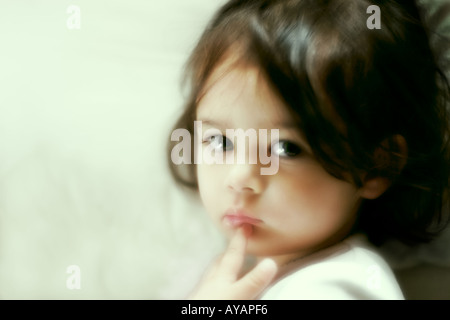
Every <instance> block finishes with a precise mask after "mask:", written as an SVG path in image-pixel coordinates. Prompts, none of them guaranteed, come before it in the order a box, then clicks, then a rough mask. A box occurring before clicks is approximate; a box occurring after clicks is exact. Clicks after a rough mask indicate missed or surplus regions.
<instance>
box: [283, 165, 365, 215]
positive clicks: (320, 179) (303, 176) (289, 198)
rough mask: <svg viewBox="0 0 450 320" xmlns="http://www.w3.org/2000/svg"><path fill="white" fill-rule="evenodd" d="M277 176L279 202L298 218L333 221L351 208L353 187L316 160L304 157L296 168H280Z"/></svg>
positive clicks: (347, 213) (353, 200) (353, 196)
mask: <svg viewBox="0 0 450 320" xmlns="http://www.w3.org/2000/svg"><path fill="white" fill-rule="evenodd" d="M279 178H280V179H279V187H278V189H279V190H280V192H279V198H280V199H281V205H282V206H285V209H286V211H289V212H291V214H293V213H292V212H295V213H296V214H297V219H299V220H302V221H303V220H308V221H317V223H324V222H327V221H329V222H330V223H333V222H337V221H339V220H341V219H346V218H347V217H348V216H349V215H350V214H352V213H353V211H354V206H355V201H356V199H357V198H358V197H357V189H356V188H355V187H354V186H352V185H351V184H350V183H347V182H345V181H342V180H338V179H336V178H334V177H332V176H331V175H329V174H328V173H327V172H326V171H325V170H324V169H323V168H322V167H321V166H320V165H319V164H317V163H314V162H312V161H311V162H310V163H308V162H306V161H305V162H304V163H303V164H302V166H298V167H297V168H296V170H286V171H283V172H282V173H281V174H280V177H279ZM281 189H282V190H281ZM281 214H282V213H281ZM286 214H287V213H286Z"/></svg>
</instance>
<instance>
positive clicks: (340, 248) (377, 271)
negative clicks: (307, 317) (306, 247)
mask: <svg viewBox="0 0 450 320" xmlns="http://www.w3.org/2000/svg"><path fill="white" fill-rule="evenodd" d="M286 268H287V270H286V271H285V272H284V276H282V277H281V278H280V279H279V280H278V281H277V282H275V283H274V284H273V285H272V286H271V287H269V288H268V289H267V290H266V291H265V292H264V293H263V294H262V296H261V299H266V300H292V299H295V300H341V299H363V300H368V299H386V300H400V299H404V297H403V294H402V291H401V289H400V287H399V285H398V283H397V280H396V279H395V276H394V274H393V273H392V271H391V269H390V267H389V266H388V265H387V263H386V262H385V261H384V260H383V258H382V257H381V256H380V255H379V254H377V253H376V252H375V250H374V249H372V248H371V247H370V245H369V244H368V242H367V241H366V240H365V237H364V236H362V235H355V236H351V237H349V238H348V239H346V240H344V241H342V242H340V243H338V244H336V245H333V246H331V247H329V248H326V249H323V250H321V251H319V252H317V253H314V254H312V255H310V256H308V257H305V258H302V259H299V260H297V261H295V262H292V263H290V264H289V265H288V266H286Z"/></svg>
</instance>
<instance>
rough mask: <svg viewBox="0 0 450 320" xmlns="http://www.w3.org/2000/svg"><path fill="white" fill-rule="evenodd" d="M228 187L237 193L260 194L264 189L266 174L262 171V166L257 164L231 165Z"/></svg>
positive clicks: (226, 182) (226, 181) (227, 180)
mask: <svg viewBox="0 0 450 320" xmlns="http://www.w3.org/2000/svg"><path fill="white" fill-rule="evenodd" d="M230 167H231V168H230V170H229V172H228V175H227V178H226V180H225V184H226V187H227V188H228V189H229V190H231V191H233V192H236V193H243V194H244V193H245V194H259V193H261V192H262V191H263V189H264V184H265V178H264V177H265V176H262V175H261V173H260V167H259V166H258V165H256V164H234V165H230Z"/></svg>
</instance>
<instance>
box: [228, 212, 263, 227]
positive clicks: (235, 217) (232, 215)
mask: <svg viewBox="0 0 450 320" xmlns="http://www.w3.org/2000/svg"><path fill="white" fill-rule="evenodd" d="M223 220H224V222H225V223H226V224H228V225H229V226H231V227H233V228H237V227H239V226H241V225H243V224H250V225H253V226H257V225H259V224H261V223H263V221H262V220H261V219H257V218H253V217H252V216H251V215H250V214H249V213H247V212H245V211H243V210H236V209H230V210H228V211H227V212H226V213H225V215H224V217H223Z"/></svg>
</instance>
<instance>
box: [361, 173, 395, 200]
mask: <svg viewBox="0 0 450 320" xmlns="http://www.w3.org/2000/svg"><path fill="white" fill-rule="evenodd" d="M390 186H391V181H390V180H389V179H388V178H383V177H375V178H371V179H369V180H366V181H365V182H364V185H363V186H362V188H361V189H360V190H359V191H360V195H361V197H363V198H365V199H370V200H373V199H376V198H378V197H379V196H381V195H382V194H383V193H384V192H385V191H386V190H387V189H388V188H389V187H390Z"/></svg>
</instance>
